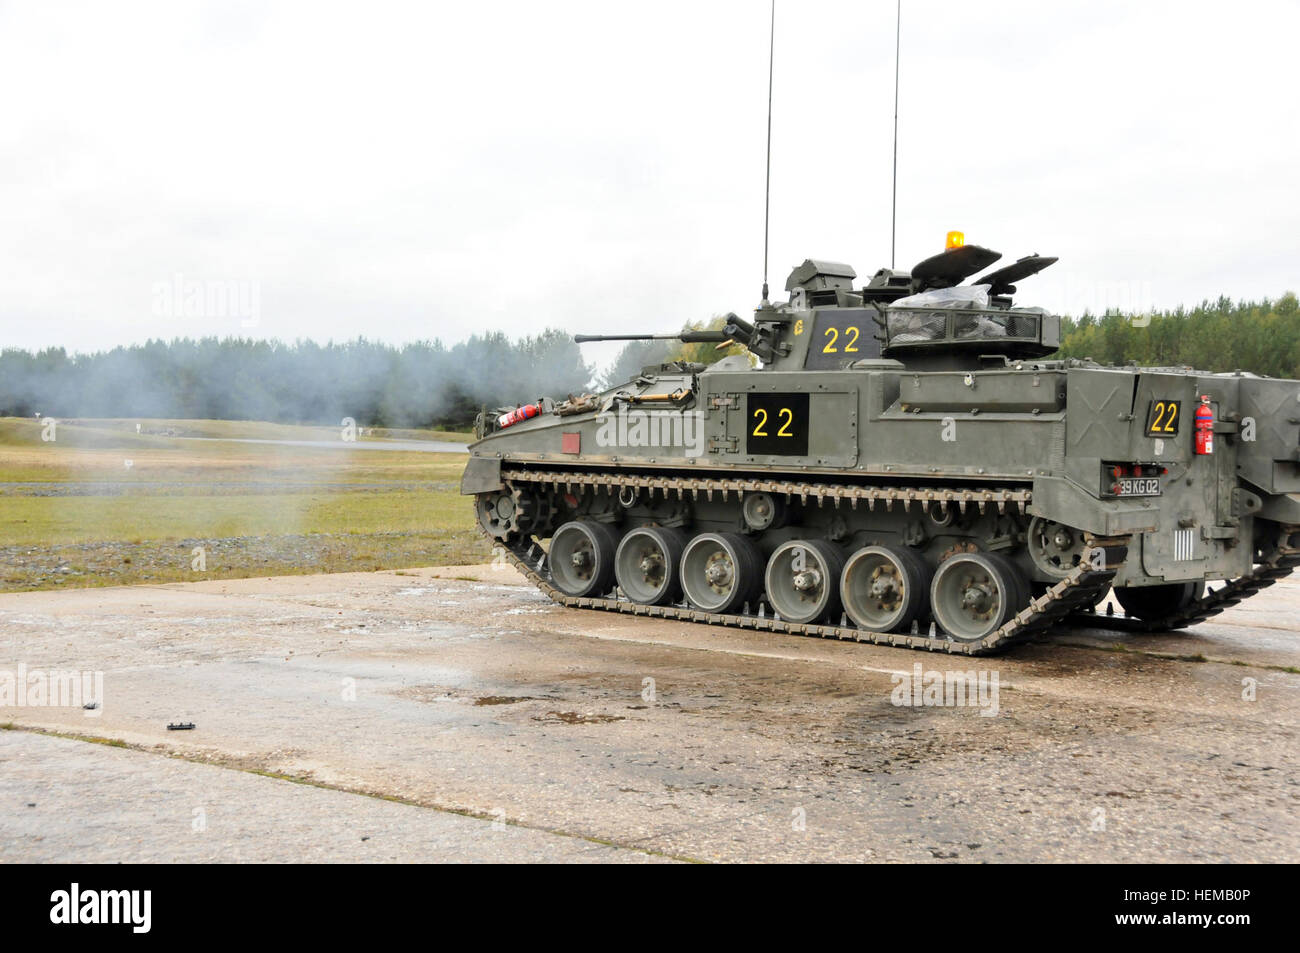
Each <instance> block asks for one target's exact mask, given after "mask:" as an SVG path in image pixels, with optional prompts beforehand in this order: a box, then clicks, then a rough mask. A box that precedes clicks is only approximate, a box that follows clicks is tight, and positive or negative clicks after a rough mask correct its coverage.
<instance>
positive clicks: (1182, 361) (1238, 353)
mask: <svg viewBox="0 0 1300 953" xmlns="http://www.w3.org/2000/svg"><path fill="white" fill-rule="evenodd" d="M1148 321H1149V323H1148ZM1061 338H1062V342H1063V343H1062V346H1061V350H1060V351H1059V352H1058V355H1059V356H1061V357H1090V358H1092V359H1093V360H1095V361H1098V362H1099V363H1102V364H1126V363H1128V362H1129V361H1135V362H1137V363H1138V364H1141V365H1144V366H1183V365H1186V366H1190V367H1195V368H1197V369H1198V370H1204V371H1232V370H1237V369H1241V370H1243V371H1251V372H1253V373H1255V374H1261V375H1267V376H1269V377H1286V378H1293V379H1300V305H1298V304H1297V301H1296V296H1295V294H1294V293H1292V292H1287V293H1286V294H1284V295H1283V296H1282V297H1281V298H1278V299H1277V300H1276V301H1270V300H1269V299H1267V298H1265V299H1264V300H1263V301H1239V302H1236V303H1234V302H1232V301H1229V300H1228V299H1227V298H1219V299H1218V300H1217V301H1204V302H1202V303H1201V304H1200V305H1198V306H1197V307H1195V308H1178V309H1177V310H1174V311H1157V312H1155V313H1153V314H1151V315H1138V316H1128V315H1122V314H1119V313H1115V312H1112V313H1108V314H1106V315H1104V316H1102V317H1093V316H1091V315H1088V314H1085V315H1084V316H1083V317H1081V318H1077V319H1071V318H1065V319H1064V320H1063V321H1062V326H1061Z"/></svg>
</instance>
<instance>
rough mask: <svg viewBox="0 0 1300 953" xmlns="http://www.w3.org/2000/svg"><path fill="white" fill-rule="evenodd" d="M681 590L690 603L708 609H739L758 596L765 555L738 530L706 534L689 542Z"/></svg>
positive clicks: (684, 557) (682, 567)
mask: <svg viewBox="0 0 1300 953" xmlns="http://www.w3.org/2000/svg"><path fill="white" fill-rule="evenodd" d="M681 579H682V590H683V591H684V592H685V593H686V598H687V599H688V600H689V601H690V603H691V605H693V606H695V607H696V608H697V609H704V610H705V611H707V612H721V613H732V612H740V611H741V610H742V609H743V608H744V606H745V603H746V602H752V601H754V600H755V599H756V598H757V597H758V593H759V590H760V587H761V586H762V584H763V554H762V553H760V552H759V551H758V547H757V546H755V545H754V544H753V543H752V542H751V541H750V540H749V539H747V538H745V537H744V536H739V535H737V534H735V533H704V534H702V535H700V536H696V537H695V538H694V539H692V540H691V541H690V542H689V543H687V544H686V549H685V551H684V552H683V553H682V561H681Z"/></svg>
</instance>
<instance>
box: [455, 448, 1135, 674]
mask: <svg viewBox="0 0 1300 953" xmlns="http://www.w3.org/2000/svg"><path fill="white" fill-rule="evenodd" d="M501 476H502V480H503V481H505V483H506V487H507V490H513V489H514V488H516V487H519V486H521V485H527V484H542V485H549V486H550V487H552V488H553V489H555V490H557V491H558V490H560V489H568V490H569V491H572V489H573V488H574V487H593V488H596V491H597V492H599V490H600V489H604V490H605V491H606V492H608V493H619V494H621V493H623V492H624V491H627V490H638V491H640V490H646V491H648V492H650V493H651V495H653V494H654V493H656V492H662V493H663V495H664V497H665V498H668V497H669V495H670V494H676V495H677V498H678V499H681V498H683V495H684V494H691V495H692V497H693V498H698V496H699V494H700V493H704V494H705V495H706V498H708V499H712V498H713V496H714V494H722V495H723V497H722V498H723V499H726V495H727V494H729V493H732V492H735V493H736V494H738V495H742V494H743V493H745V492H767V493H783V494H787V498H793V497H796V496H797V497H799V499H800V500H801V501H802V502H805V503H806V502H807V500H808V499H810V498H811V499H815V500H816V501H817V504H818V506H821V505H824V504H826V503H830V504H831V505H834V506H840V505H842V504H848V505H850V506H853V507H856V506H857V504H858V503H860V502H865V503H866V504H867V505H868V507H871V508H874V507H875V505H876V504H877V503H883V504H884V505H885V506H886V507H887V508H892V507H893V506H894V505H895V504H896V503H901V504H902V506H903V507H904V509H907V508H908V507H910V506H911V505H912V504H920V505H921V506H928V505H931V504H936V503H937V504H939V505H940V506H941V507H944V508H947V507H948V506H956V507H958V508H960V509H961V510H962V511H963V512H964V511H965V509H966V507H967V506H977V507H978V508H979V509H980V511H981V512H983V511H984V509H985V507H987V506H996V507H997V508H998V511H999V512H1005V508H1006V507H1007V506H1012V507H1015V508H1017V509H1018V510H1019V511H1021V512H1023V511H1024V508H1025V507H1026V506H1028V504H1029V502H1030V499H1031V495H1030V491H1029V490H1028V489H987V490H971V489H940V488H910V487H870V486H851V485H833V484H824V483H803V482H793V481H780V480H753V481H751V480H725V479H710V478H700V477H691V478H672V477H650V476H641V475H636V474H610V473H600V472H592V471H587V472H579V471H536V470H513V469H512V470H504V471H502V474H501ZM480 528H481V529H483V528H482V527H480ZM483 533H484V535H485V536H487V538H488V539H489V540H490V541H491V542H492V543H493V544H494V545H497V546H502V548H503V549H504V552H505V555H506V558H507V559H508V560H509V561H510V562H511V563H512V564H513V565H514V566H515V568H516V569H518V570H519V571H520V572H521V573H523V575H524V576H525V578H527V579H528V580H529V582H531V583H532V584H533V585H535V586H536V587H537V588H538V589H540V590H541V591H542V592H544V593H545V594H546V595H547V596H548V597H549V598H550V599H551V600H552V601H554V602H556V603H558V604H560V605H563V606H567V607H569V608H574V609H602V610H605V611H609V612H623V613H627V614H630V615H640V616H649V617H652V618H663V619H679V620H682V621H685V622H703V623H707V624H710V625H728V626H736V627H740V628H747V629H758V630H762V631H768V632H783V633H787V634H791V635H805V636H814V637H819V638H828V639H843V640H848V641H855V642H871V643H874V644H877V645H892V646H899V647H903V648H909V649H918V650H922V651H930V652H946V653H948V654H951V655H971V656H974V655H988V654H991V653H994V652H999V651H1003V650H1004V649H1006V648H1008V647H1010V646H1011V645H1013V644H1015V643H1017V642H1022V641H1025V640H1027V639H1029V638H1031V637H1033V636H1035V635H1038V634H1040V633H1042V632H1045V631H1047V630H1048V629H1050V628H1052V627H1053V626H1054V625H1056V624H1058V623H1061V622H1063V621H1064V620H1065V619H1067V618H1068V617H1069V616H1071V614H1073V613H1077V612H1078V611H1079V610H1080V609H1082V608H1083V607H1084V606H1085V605H1087V606H1091V605H1093V603H1095V602H1096V600H1097V599H1099V598H1100V597H1101V595H1102V594H1103V593H1105V592H1106V590H1107V589H1109V588H1110V584H1111V580H1112V579H1114V577H1115V574H1116V573H1117V572H1118V571H1119V570H1120V569H1121V568H1122V567H1123V565H1124V559H1125V558H1126V557H1127V555H1128V543H1129V537H1128V536H1114V537H1093V536H1089V537H1087V543H1088V548H1087V550H1086V551H1085V553H1084V559H1083V560H1082V561H1081V562H1080V564H1079V565H1078V566H1076V567H1075V568H1074V570H1073V571H1072V572H1071V573H1070V574H1069V575H1068V576H1066V577H1065V578H1064V579H1062V580H1061V581H1059V582H1058V583H1056V584H1055V585H1054V586H1052V587H1051V588H1050V589H1048V590H1047V591H1046V592H1044V593H1043V594H1042V595H1040V596H1038V597H1037V598H1035V599H1033V600H1032V601H1031V602H1030V603H1029V605H1028V606H1026V607H1025V608H1024V609H1023V610H1021V611H1020V612H1019V613H1017V614H1016V615H1015V616H1014V617H1013V618H1011V619H1010V620H1008V621H1007V622H1006V623H1005V624H1004V625H1003V626H1002V627H1001V628H999V629H997V630H995V631H994V632H991V633H989V634H988V635H986V636H984V637H983V638H981V639H977V640H971V641H961V640H958V639H954V638H952V637H951V636H949V635H948V634H947V633H945V632H943V631H942V630H939V629H937V628H936V627H935V626H931V628H930V631H929V632H928V633H926V632H920V631H916V630H914V631H912V632H910V633H905V632H872V631H869V630H866V629H859V628H857V627H856V626H853V625H849V624H847V623H845V624H841V625H828V624H813V623H807V624H803V623H790V622H785V621H783V620H781V619H779V618H775V617H773V616H767V615H765V614H763V613H762V612H761V611H760V612H757V613H754V612H745V613H742V614H727V615H724V614H720V613H713V612H705V611H703V610H700V609H696V608H693V607H691V606H689V605H685V604H683V605H676V606H648V605H642V604H641V603H636V602H632V601H630V600H627V599H622V598H618V597H617V596H616V595H613V594H611V595H607V596H604V597H590V596H570V595H567V594H566V593H564V592H561V591H560V590H559V589H557V588H556V587H555V586H554V585H553V584H552V583H551V581H550V573H549V570H548V568H547V563H546V553H545V551H544V550H543V549H542V547H541V546H540V545H539V543H538V542H537V541H536V540H534V539H531V538H525V539H521V540H518V541H515V542H511V543H504V544H503V542H502V541H501V540H499V539H497V538H495V537H493V536H492V535H491V534H490V533H489V532H488V531H487V530H486V529H483Z"/></svg>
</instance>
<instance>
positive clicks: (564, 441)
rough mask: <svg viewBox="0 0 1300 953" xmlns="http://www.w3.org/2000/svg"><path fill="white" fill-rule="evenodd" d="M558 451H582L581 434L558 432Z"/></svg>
mask: <svg viewBox="0 0 1300 953" xmlns="http://www.w3.org/2000/svg"><path fill="white" fill-rule="evenodd" d="M560 453H582V434H580V433H562V434H560Z"/></svg>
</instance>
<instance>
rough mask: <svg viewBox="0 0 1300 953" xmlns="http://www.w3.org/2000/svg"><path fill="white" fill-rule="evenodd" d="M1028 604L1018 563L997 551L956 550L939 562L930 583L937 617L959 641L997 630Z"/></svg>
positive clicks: (932, 609)
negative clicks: (1017, 566) (1016, 565)
mask: <svg viewBox="0 0 1300 953" xmlns="http://www.w3.org/2000/svg"><path fill="white" fill-rule="evenodd" d="M1028 604H1029V591H1028V587H1027V586H1025V585H1024V583H1023V582H1022V580H1021V579H1020V574H1019V572H1018V571H1017V569H1016V567H1015V566H1013V565H1012V564H1011V562H1010V561H1008V560H1006V559H1003V558H1002V557H1001V556H998V555H996V554H994V553H957V554H956V555H953V556H951V557H949V558H948V559H946V560H944V561H943V562H942V563H941V564H940V565H939V570H938V572H936V573H935V574H934V582H933V583H931V585H930V609H931V611H932V612H933V613H934V619H935V621H936V622H937V623H939V625H940V627H941V628H942V629H943V630H944V631H945V632H947V633H948V634H949V635H950V636H952V637H953V638H954V639H956V640H957V641H959V642H974V641H977V640H979V639H982V638H983V637H984V636H986V635H988V634H989V633H991V632H996V631H997V630H998V629H999V628H1001V627H1002V626H1003V625H1004V624H1005V623H1006V622H1007V620H1008V619H1010V618H1011V617H1012V616H1013V615H1015V614H1016V613H1017V612H1019V611H1020V610H1021V609H1023V608H1024V607H1025V606H1026V605H1028Z"/></svg>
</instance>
